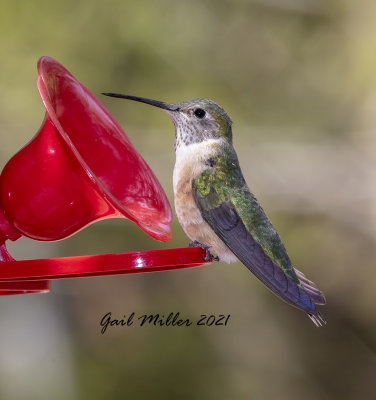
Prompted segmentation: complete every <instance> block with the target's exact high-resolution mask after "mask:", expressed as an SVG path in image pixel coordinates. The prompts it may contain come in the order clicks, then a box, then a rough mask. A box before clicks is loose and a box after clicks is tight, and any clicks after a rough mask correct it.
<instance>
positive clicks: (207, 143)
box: [103, 93, 326, 326]
mask: <svg viewBox="0 0 376 400" xmlns="http://www.w3.org/2000/svg"><path fill="white" fill-rule="evenodd" d="M103 94H104V95H106V96H111V97H118V98H123V99H128V100H134V101H138V102H142V103H146V104H149V105H152V106H155V107H158V108H160V109H162V110H164V111H165V112H166V113H167V114H168V115H169V117H170V118H171V119H172V121H173V123H174V126H175V143H174V147H175V158H176V160H175V166H174V171H173V189H174V200H175V211H176V215H177V217H178V220H179V223H180V225H181V226H182V228H183V230H184V231H185V233H186V234H187V236H188V237H189V238H190V239H191V240H192V242H191V245H197V246H201V247H202V248H204V249H206V250H207V252H208V253H207V255H208V257H209V258H210V257H212V258H213V259H215V260H221V261H225V262H227V263H231V262H235V261H240V262H241V263H243V264H244V265H245V266H246V267H247V268H248V269H249V270H250V271H251V272H252V273H253V274H254V275H255V276H256V277H257V278H258V279H259V280H260V281H261V282H262V283H263V284H264V285H265V286H266V287H268V288H269V289H270V290H271V291H272V292H273V293H274V294H276V295H277V296H278V297H280V298H281V299H282V300H284V301H285V302H287V303H288V304H290V305H292V306H295V307H297V308H299V309H301V310H303V311H305V312H306V313H307V315H308V316H309V318H310V319H311V320H312V321H313V323H314V324H315V325H316V326H322V325H323V324H325V323H326V321H325V319H324V318H323V316H322V315H321V313H320V312H319V311H318V310H317V307H316V306H317V305H324V304H325V296H324V294H323V293H322V292H321V291H320V290H319V289H318V288H317V286H316V285H315V284H314V283H313V282H312V281H310V280H309V279H307V278H306V277H305V275H304V274H303V273H302V272H300V271H299V270H297V269H296V268H294V267H293V265H292V263H291V260H290V258H289V256H288V254H287V251H286V249H285V246H284V245H283V243H282V240H281V238H280V236H279V234H278V233H277V231H276V229H275V228H274V226H273V225H272V223H271V221H270V220H269V218H268V217H267V215H266V213H265V211H264V210H263V208H262V206H261V205H260V203H259V202H258V200H257V199H256V197H255V196H254V194H253V193H252V192H251V190H250V189H249V187H248V185H247V183H246V181H245V179H244V177H243V174H242V171H241V169H240V165H239V160H238V157H237V154H236V152H235V149H234V147H233V142H232V121H231V118H230V117H229V116H228V114H227V113H226V111H225V110H224V109H223V108H222V107H220V106H219V105H218V104H216V103H215V102H214V101H212V100H208V99H203V98H200V99H194V100H189V101H185V102H181V103H166V102H162V101H157V100H151V99H147V98H144V97H138V96H131V95H124V94H117V93H103Z"/></svg>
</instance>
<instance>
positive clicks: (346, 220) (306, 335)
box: [0, 0, 376, 400]
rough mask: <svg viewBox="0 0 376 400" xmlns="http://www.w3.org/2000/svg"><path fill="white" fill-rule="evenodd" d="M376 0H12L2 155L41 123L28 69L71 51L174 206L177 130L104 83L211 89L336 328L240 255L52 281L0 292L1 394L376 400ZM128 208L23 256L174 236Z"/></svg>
mask: <svg viewBox="0 0 376 400" xmlns="http://www.w3.org/2000/svg"><path fill="white" fill-rule="evenodd" d="M375 21H376V3H375V2H374V1H372V0H360V1H357V2H352V1H349V0H333V1H330V2H328V1H324V0H253V1H251V0H249V1H247V0H231V1H229V0H228V1H227V0H190V1H174V0H157V1H151V0H138V1H130V0H111V1H107V2H105V1H97V0H95V1H93V0H91V1H89V0H86V1H85V0H75V1H72V0H65V1H64V2H57V1H51V0H48V1H42V0H34V1H32V2H31V1H10V0H3V1H2V2H1V12H0V43H1V53H0V90H1V97H0V126H1V132H2V134H1V137H0V162H1V166H2V167H3V166H4V165H5V163H6V162H7V160H8V159H9V158H10V157H11V156H12V155H13V154H14V153H15V152H16V151H18V150H19V149H20V148H21V147H22V146H23V145H24V144H25V143H27V141H29V140H30V139H31V137H32V136H33V135H34V134H35V133H36V132H37V130H38V128H39V126H40V124H41V122H42V119H43V116H44V108H43V105H42V102H41V100H40V97H39V95H38V92H37V89H36V85H35V80H36V76H37V73H36V63H37V60H38V58H39V57H40V56H43V55H48V56H50V57H53V58H55V59H56V60H58V61H59V62H61V63H62V64H63V65H64V66H65V67H66V68H67V69H69V70H70V71H71V72H72V73H73V74H74V75H75V76H76V78H77V79H78V80H79V81H81V82H82V83H83V84H84V85H86V86H87V87H88V88H89V89H90V90H91V91H92V92H93V93H95V94H96V95H98V97H99V98H100V99H101V100H102V101H103V103H104V104H105V105H106V106H107V107H108V109H109V110H110V112H111V113H113V115H114V116H115V117H116V119H117V120H118V121H119V122H120V124H121V125H122V126H123V127H124V129H125V131H126V133H127V135H128V136H129V138H130V139H131V141H132V142H133V143H134V144H135V147H136V148H137V149H138V150H139V152H140V153H141V154H142V155H143V157H144V158H145V159H146V161H147V162H148V163H149V165H150V166H151V167H152V168H153V170H154V171H155V172H156V175H157V176H158V178H159V179H160V181H161V183H162V185H163V187H164V189H165V191H166V193H167V195H168V197H169V199H170V201H171V203H172V202H173V196H172V182H171V181H172V169H173V164H174V154H173V125H172V123H171V122H170V121H169V119H168V117H167V116H166V115H165V114H164V113H162V112H161V111H160V110H157V109H154V108H152V107H148V106H146V105H142V104H139V103H132V102H126V101H121V100H115V99H110V98H104V97H101V96H100V93H101V92H103V91H114V92H122V93H128V94H134V95H139V96H144V97H150V98H154V99H158V100H164V101H169V102H175V101H183V100H188V99H191V98H196V97H208V98H211V99H213V100H215V101H216V102H218V103H219V104H220V105H222V106H223V107H224V108H225V109H226V110H227V111H228V113H229V114H230V115H231V117H232V119H233V120H234V144H235V147H236V149H237V150H238V153H239V158H240V163H241V166H242V169H243V172H244V174H245V176H246V179H247V181H248V183H249V185H250V187H251V188H252V189H253V191H254V192H255V193H256V195H257V197H258V198H259V200H260V201H261V203H262V204H263V205H264V208H265V209H266V210H267V212H268V214H269V216H270V218H271V219H272V221H273V223H274V225H275V226H276V228H277V229H278V231H279V232H280V235H281V236H282V238H283V240H284V242H285V245H286V247H287V249H288V251H289V255H290V257H291V259H292V261H293V263H294V265H295V266H297V267H298V268H299V269H301V270H302V271H303V272H304V273H305V274H306V275H307V276H308V277H309V278H310V279H312V280H314V281H315V282H316V283H317V284H318V286H319V287H320V288H321V289H322V290H323V291H324V292H325V293H326V295H327V302H328V304H327V306H326V307H325V308H323V310H322V311H323V314H324V315H325V317H326V319H327V321H328V324H327V326H326V327H325V328H322V329H316V328H315V327H314V326H313V324H312V323H311V322H310V321H309V319H308V318H307V317H306V316H305V315H304V313H302V312H300V311H298V310H295V309H293V308H290V307H289V306H287V305H286V304H284V303H283V302H281V301H280V300H278V299H277V298H276V297H275V296H273V295H272V294H271V293H270V292H269V291H268V290H266V289H265V287H263V286H262V285H261V284H260V283H259V282H258V281H257V280H256V279H255V278H254V277H253V276H252V275H251V274H250V273H249V272H248V270H247V269H246V268H244V267H243V266H242V265H241V264H232V265H227V264H224V263H216V264H213V265H211V266H208V267H203V268H198V269H193V270H182V271H174V272H164V273H154V274H140V275H134V276H132V275H129V276H118V277H104V278H91V279H89V278H88V279H77V280H66V281H60V282H54V283H53V285H52V289H53V290H52V293H51V294H47V295H27V296H15V297H9V298H1V299H0V399H6V400H8V399H10V400H11V399H67V400H70V399H72V400H73V399H88V398H90V399H103V398H110V397H112V398H128V397H129V398H134V399H136V398H137V399H166V398H179V399H214V398H215V399H229V398H231V399H270V398H277V399H281V400H284V399H309V400H310V399H328V400H329V399H341V400H347V399H355V398H362V399H374V398H376V382H375V378H376V318H375V314H376V313H375V312H376V305H375V293H376V272H375V271H376V268H375V267H376V249H375V242H376V190H375V183H376V129H375V127H376V72H375V71H376V50H375V49H376V24H375ZM172 232H173V239H172V241H171V242H170V243H168V244H162V243H158V242H155V241H153V240H152V239H151V238H149V237H148V236H147V235H146V234H144V233H143V232H142V231H141V230H140V229H139V228H138V227H137V226H136V225H135V224H133V223H131V222H130V221H126V220H111V221H104V222H100V223H97V224H95V225H92V226H90V227H88V228H87V229H85V230H83V231H81V232H79V233H78V234H76V235H75V236H73V237H71V238H69V239H66V240H64V241H61V242H56V243H37V242H33V241H31V240H26V239H20V240H19V241H17V242H15V243H11V244H10V245H9V249H10V252H11V253H12V255H13V256H14V257H15V258H18V259H27V258H43V257H58V256H67V255H79V254H95V253H109V252H123V251H135V250H146V249H153V248H168V247H182V246H186V245H187V244H188V242H189V241H188V238H187V237H186V236H185V235H184V233H183V231H182V229H181V228H180V226H179V225H178V223H177V221H176V218H175V219H174V222H173V224H172ZM108 311H111V312H112V313H113V315H114V317H118V318H121V317H122V316H123V315H126V316H129V314H130V313H131V312H133V311H134V312H135V313H136V314H145V313H146V314H147V313H160V314H166V315H167V314H168V313H170V312H178V311H179V312H180V314H181V315H182V316H183V317H185V318H191V319H197V318H198V317H199V316H200V315H201V314H231V318H230V322H229V325H228V326H226V327H193V326H191V327H188V328H187V327H180V328H178V327H154V326H150V327H137V326H135V325H133V326H131V327H123V328H112V329H108V331H107V332H106V333H105V334H104V335H101V333H100V325H99V322H100V319H101V318H102V316H103V315H104V314H105V313H106V312H108Z"/></svg>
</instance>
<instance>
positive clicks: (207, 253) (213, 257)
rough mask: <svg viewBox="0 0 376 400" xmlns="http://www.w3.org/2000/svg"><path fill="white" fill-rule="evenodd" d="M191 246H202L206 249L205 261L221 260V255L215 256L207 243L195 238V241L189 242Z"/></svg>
mask: <svg viewBox="0 0 376 400" xmlns="http://www.w3.org/2000/svg"><path fill="white" fill-rule="evenodd" d="M189 247H201V248H202V249H204V250H205V256H202V259H203V260H204V261H205V262H208V261H219V257H217V256H213V254H211V253H210V251H209V249H210V247H209V246H206V245H205V244H202V243H200V242H199V241H197V240H195V241H193V242H190V243H189Z"/></svg>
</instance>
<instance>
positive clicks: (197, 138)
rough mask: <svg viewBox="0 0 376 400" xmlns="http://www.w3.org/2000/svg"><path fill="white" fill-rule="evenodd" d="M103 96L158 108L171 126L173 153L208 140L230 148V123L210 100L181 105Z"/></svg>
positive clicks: (221, 110)
mask: <svg viewBox="0 0 376 400" xmlns="http://www.w3.org/2000/svg"><path fill="white" fill-rule="evenodd" d="M103 94H104V95H106V96H111V97H119V98H123V99H129V100H135V101H140V102H142V103H146V104H150V105H152V106H155V107H158V108H161V109H162V110H163V111H165V112H166V113H167V114H168V115H169V116H170V118H171V119H172V121H173V123H174V125H175V150H176V149H177V148H179V147H182V146H189V145H190V144H193V143H201V142H204V141H205V140H208V139H220V138H223V139H224V140H226V141H227V142H228V143H230V144H232V129H231V125H232V121H231V118H230V117H229V116H228V115H227V113H226V111H225V110H224V109H223V108H221V107H220V106H219V105H218V104H216V103H215V102H214V101H212V100H208V99H194V100H188V101H184V102H181V103H165V102H162V101H157V100H150V99H146V98H144V97H137V96H130V95H123V94H116V93H103Z"/></svg>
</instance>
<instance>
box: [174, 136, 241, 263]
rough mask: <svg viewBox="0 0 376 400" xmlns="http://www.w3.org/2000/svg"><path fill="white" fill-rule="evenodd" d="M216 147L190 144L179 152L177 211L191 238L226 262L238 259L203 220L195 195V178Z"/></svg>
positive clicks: (176, 180)
mask: <svg viewBox="0 0 376 400" xmlns="http://www.w3.org/2000/svg"><path fill="white" fill-rule="evenodd" d="M216 151H218V150H216V148H215V147H209V146H208V144H207V143H205V144H204V143H198V144H192V145H190V146H187V147H186V148H185V149H183V150H182V151H180V152H178V151H177V154H176V163H175V168H174V175H173V184H174V196H175V211H176V215H177V217H178V220H179V222H180V225H181V226H182V228H183V230H184V232H185V233H186V234H187V236H188V237H189V238H190V239H191V240H192V241H195V240H197V241H198V242H200V243H202V244H204V245H206V246H209V247H210V252H211V253H212V254H213V255H216V256H218V257H219V258H220V260H223V261H226V262H233V261H237V258H236V257H235V256H234V254H233V253H232V252H231V251H230V250H229V248H228V247H227V246H226V245H225V244H224V243H223V241H222V240H221V239H220V238H219V237H218V236H217V235H216V234H215V232H214V231H213V230H212V228H211V227H210V226H209V225H208V224H207V223H206V222H205V221H204V219H203V218H202V216H201V212H200V210H199V209H198V207H197V205H196V202H195V200H194V198H193V195H192V180H193V179H195V178H196V177H197V176H198V175H199V174H201V173H202V172H203V171H204V170H205V169H206V168H208V166H207V164H206V163H205V162H206V160H207V159H208V158H210V157H213V156H214V155H215V152H216Z"/></svg>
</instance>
